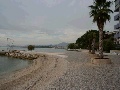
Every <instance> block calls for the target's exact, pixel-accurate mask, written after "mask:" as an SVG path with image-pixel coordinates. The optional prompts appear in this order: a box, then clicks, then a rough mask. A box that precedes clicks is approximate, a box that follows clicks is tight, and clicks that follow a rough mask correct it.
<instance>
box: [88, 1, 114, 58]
mask: <svg viewBox="0 0 120 90" xmlns="http://www.w3.org/2000/svg"><path fill="white" fill-rule="evenodd" d="M111 4H112V2H111V1H107V0H94V2H93V5H91V6H89V7H90V9H91V10H90V17H93V22H94V23H97V26H98V29H99V58H101V59H102V58H103V29H104V25H105V24H106V21H110V19H111V17H110V13H113V11H112V10H111V9H110V6H111Z"/></svg>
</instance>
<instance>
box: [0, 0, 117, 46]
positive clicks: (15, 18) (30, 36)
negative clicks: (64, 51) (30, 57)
mask: <svg viewBox="0 0 120 90" xmlns="http://www.w3.org/2000/svg"><path fill="white" fill-rule="evenodd" d="M111 1H113V0H111ZM92 4H93V0H0V45H6V44H7V43H11V42H13V41H14V45H29V44H32V45H48V44H58V43H61V42H67V43H74V42H75V41H76V39H77V38H79V37H80V36H81V35H83V34H84V33H85V32H86V31H88V30H91V29H95V30H97V29H98V28H97V26H96V24H94V23H92V18H90V17H89V11H90V9H89V8H88V6H89V5H92ZM114 7H115V5H112V7H111V9H112V10H114ZM114 15H115V13H114V14H111V21H110V22H107V23H106V25H105V28H104V29H105V30H107V31H114V25H115V24H116V22H115V21H114ZM7 38H10V39H9V40H8V42H7Z"/></svg>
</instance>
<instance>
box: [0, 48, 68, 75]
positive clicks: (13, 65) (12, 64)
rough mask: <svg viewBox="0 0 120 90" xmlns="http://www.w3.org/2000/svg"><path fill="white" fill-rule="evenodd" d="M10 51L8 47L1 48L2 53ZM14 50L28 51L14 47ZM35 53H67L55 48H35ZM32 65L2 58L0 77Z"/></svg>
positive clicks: (15, 59)
mask: <svg viewBox="0 0 120 90" xmlns="http://www.w3.org/2000/svg"><path fill="white" fill-rule="evenodd" d="M2 50H5V51H7V50H9V48H7V47H0V51H2ZM12 50H25V51H28V50H27V48H23V47H13V48H12ZM33 51H36V52H48V53H65V52H66V50H65V49H55V48H35V49H34V50H33ZM30 64H32V61H29V60H22V59H17V58H12V57H6V56H0V76H3V75H4V74H8V73H11V72H14V71H16V70H20V69H23V68H25V67H28V66H29V65H30Z"/></svg>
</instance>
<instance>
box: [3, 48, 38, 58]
mask: <svg viewBox="0 0 120 90" xmlns="http://www.w3.org/2000/svg"><path fill="white" fill-rule="evenodd" d="M5 55H6V56H8V57H13V58H20V59H27V60H34V59H37V58H38V57H39V55H38V54H33V53H26V52H21V51H18V50H14V51H11V52H6V54H5Z"/></svg>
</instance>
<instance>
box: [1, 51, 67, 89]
mask: <svg viewBox="0 0 120 90" xmlns="http://www.w3.org/2000/svg"><path fill="white" fill-rule="evenodd" d="M27 53H29V52H27ZM31 53H36V54H38V55H39V58H37V59H35V60H33V63H32V64H31V65H30V66H28V67H26V68H24V69H21V70H18V71H15V72H13V73H11V74H10V75H8V76H7V77H5V78H3V79H0V90H16V88H17V90H22V89H27V88H31V86H32V87H33V86H34V84H35V83H36V82H37V81H36V80H40V78H41V79H43V78H44V79H43V80H45V79H46V80H47V79H48V80H47V82H45V85H48V84H47V83H49V82H51V81H53V80H55V79H56V78H58V76H61V75H62V74H63V73H64V72H65V71H66V70H67V64H68V62H67V61H66V60H64V57H63V56H59V53H43V52H31ZM55 73H56V74H55ZM46 77H47V78H46ZM50 77H53V78H50ZM24 80H25V81H24ZM43 80H41V87H40V88H44V85H43V83H44V81H43ZM23 83H24V84H23ZM20 86H21V87H20Z"/></svg>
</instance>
